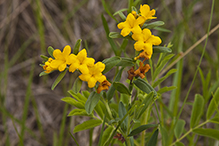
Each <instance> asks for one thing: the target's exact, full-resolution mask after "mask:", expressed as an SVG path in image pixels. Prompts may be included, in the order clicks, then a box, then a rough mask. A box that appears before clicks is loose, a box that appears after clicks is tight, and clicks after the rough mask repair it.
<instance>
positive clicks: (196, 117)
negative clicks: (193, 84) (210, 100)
mask: <svg viewBox="0 0 219 146" xmlns="http://www.w3.org/2000/svg"><path fill="white" fill-rule="evenodd" d="M203 109H204V98H203V97H202V96H201V95H199V94H196V95H195V101H194V103H193V108H192V115H191V119H190V128H194V127H195V126H197V124H198V123H199V121H200V118H201V116H202V114H203Z"/></svg>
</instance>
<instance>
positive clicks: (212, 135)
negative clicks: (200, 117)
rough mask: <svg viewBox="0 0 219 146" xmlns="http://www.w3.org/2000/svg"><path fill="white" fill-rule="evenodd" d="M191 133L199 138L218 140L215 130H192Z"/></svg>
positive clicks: (218, 134) (217, 133)
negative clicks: (199, 136)
mask: <svg viewBox="0 0 219 146" xmlns="http://www.w3.org/2000/svg"><path fill="white" fill-rule="evenodd" d="M193 132H194V133H196V134H198V135H201V136H206V137H210V138H213V139H216V140H219V130H216V129H203V128H197V129H194V130H193Z"/></svg>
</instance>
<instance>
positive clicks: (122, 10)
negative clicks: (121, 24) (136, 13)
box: [113, 8, 128, 20]
mask: <svg viewBox="0 0 219 146" xmlns="http://www.w3.org/2000/svg"><path fill="white" fill-rule="evenodd" d="M127 10H128V9H127V8H124V9H121V10H119V11H116V12H115V13H114V14H113V16H115V15H117V14H119V13H122V12H124V11H127ZM125 19H126V17H125ZM125 19H123V20H125Z"/></svg>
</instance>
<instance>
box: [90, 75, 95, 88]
mask: <svg viewBox="0 0 219 146" xmlns="http://www.w3.org/2000/svg"><path fill="white" fill-rule="evenodd" d="M96 82H97V80H96V79H95V78H94V77H91V78H90V79H89V80H88V87H89V88H93V87H94V86H95V85H96Z"/></svg>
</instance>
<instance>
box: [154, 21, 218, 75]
mask: <svg viewBox="0 0 219 146" xmlns="http://www.w3.org/2000/svg"><path fill="white" fill-rule="evenodd" d="M218 28H219V24H218V25H216V26H215V27H214V28H213V29H212V30H211V31H210V32H209V34H205V35H204V36H203V37H202V38H201V39H199V40H198V41H197V42H196V43H195V44H194V45H192V46H191V47H190V48H189V49H188V50H186V52H185V53H182V55H180V56H179V58H177V59H176V60H175V61H173V62H172V63H171V64H170V65H169V66H167V67H166V68H165V69H164V70H163V71H162V72H161V73H160V74H159V75H158V78H159V77H161V76H162V75H163V74H164V73H165V72H167V71H168V70H169V69H170V68H171V67H173V66H174V65H175V64H176V63H177V62H178V61H179V60H180V59H182V58H183V57H184V56H186V55H187V54H188V53H189V52H191V51H192V50H193V49H194V48H195V47H196V46H198V45H199V44H200V43H201V42H202V41H204V40H205V39H206V38H207V36H210V35H211V34H212V33H213V32H215V31H216V30H217V29H218Z"/></svg>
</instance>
